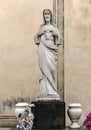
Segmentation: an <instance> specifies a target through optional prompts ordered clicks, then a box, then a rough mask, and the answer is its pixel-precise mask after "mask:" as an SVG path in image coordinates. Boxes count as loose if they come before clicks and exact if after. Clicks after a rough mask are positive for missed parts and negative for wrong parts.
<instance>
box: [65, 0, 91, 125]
mask: <svg viewBox="0 0 91 130" xmlns="http://www.w3.org/2000/svg"><path fill="white" fill-rule="evenodd" d="M64 89H65V94H64V95H65V102H66V105H68V104H69V103H74V102H75V103H80V104H82V109H83V114H82V117H81V120H80V123H81V124H82V123H83V121H84V120H85V114H87V113H89V112H91V1H90V0H64ZM66 119H67V124H68V125H69V123H70V121H69V119H68V116H67V118H66Z"/></svg>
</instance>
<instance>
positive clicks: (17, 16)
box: [0, 0, 53, 115]
mask: <svg viewBox="0 0 91 130" xmlns="http://www.w3.org/2000/svg"><path fill="white" fill-rule="evenodd" d="M45 8H49V9H51V10H52V8H53V1H52V0H0V114H3V115H4V114H5V115H6V114H14V111H13V112H11V109H10V107H14V104H15V102H17V101H21V100H24V101H30V100H34V99H36V97H37V96H38V95H39V66H38V54H37V48H38V46H36V45H35V43H34V36H35V35H36V33H37V31H38V28H39V26H40V24H42V22H43V17H42V12H43V9H45Z"/></svg>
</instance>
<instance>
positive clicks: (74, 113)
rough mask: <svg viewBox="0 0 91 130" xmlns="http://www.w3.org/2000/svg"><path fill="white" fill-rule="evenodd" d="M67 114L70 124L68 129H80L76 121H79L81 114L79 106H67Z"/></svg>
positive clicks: (74, 104) (75, 104)
mask: <svg viewBox="0 0 91 130" xmlns="http://www.w3.org/2000/svg"><path fill="white" fill-rule="evenodd" d="M67 113H68V116H69V118H70V120H71V122H72V124H71V125H70V128H80V125H79V124H78V120H79V119H80V117H81V114H82V109H81V104H79V103H71V104H69V105H68V109H67Z"/></svg>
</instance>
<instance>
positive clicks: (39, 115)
mask: <svg viewBox="0 0 91 130" xmlns="http://www.w3.org/2000/svg"><path fill="white" fill-rule="evenodd" d="M32 103H33V104H35V107H34V108H32V112H33V113H34V125H33V128H34V129H63V128H65V103H64V102H61V101H59V100H53V101H34V102H32Z"/></svg>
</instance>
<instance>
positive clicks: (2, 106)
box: [0, 97, 34, 114]
mask: <svg viewBox="0 0 91 130" xmlns="http://www.w3.org/2000/svg"><path fill="white" fill-rule="evenodd" d="M31 101H34V98H32V99H31V98H30V97H17V98H15V97H11V98H9V99H5V100H3V101H1V103H0V114H3V113H5V111H7V110H8V109H13V108H14V107H15V104H17V103H18V102H28V103H31Z"/></svg>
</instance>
